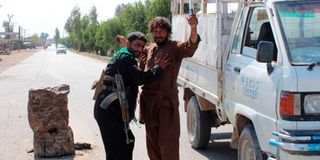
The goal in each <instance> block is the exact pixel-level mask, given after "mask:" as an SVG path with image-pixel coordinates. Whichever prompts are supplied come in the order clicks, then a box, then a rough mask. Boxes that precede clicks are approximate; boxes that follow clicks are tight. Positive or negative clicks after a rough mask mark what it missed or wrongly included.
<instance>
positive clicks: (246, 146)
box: [238, 124, 266, 160]
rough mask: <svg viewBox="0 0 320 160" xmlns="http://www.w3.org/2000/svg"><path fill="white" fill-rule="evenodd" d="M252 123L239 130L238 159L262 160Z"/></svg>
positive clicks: (263, 156)
mask: <svg viewBox="0 0 320 160" xmlns="http://www.w3.org/2000/svg"><path fill="white" fill-rule="evenodd" d="M264 159H266V157H265V155H264V154H263V152H262V151H261V148H260V145H259V142H258V139H257V135H256V132H255V131H254V127H253V125H251V124H250V125H247V126H246V127H245V128H244V129H243V130H242V132H241V135H240V139H239V143H238V160H264Z"/></svg>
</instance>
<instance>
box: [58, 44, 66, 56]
mask: <svg viewBox="0 0 320 160" xmlns="http://www.w3.org/2000/svg"><path fill="white" fill-rule="evenodd" d="M59 53H64V54H67V48H66V46H64V45H58V47H57V54H59Z"/></svg>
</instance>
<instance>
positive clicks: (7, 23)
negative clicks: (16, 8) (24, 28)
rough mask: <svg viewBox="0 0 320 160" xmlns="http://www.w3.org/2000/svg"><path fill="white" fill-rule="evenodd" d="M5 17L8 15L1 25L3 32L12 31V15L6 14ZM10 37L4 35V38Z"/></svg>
mask: <svg viewBox="0 0 320 160" xmlns="http://www.w3.org/2000/svg"><path fill="white" fill-rule="evenodd" d="M7 17H8V20H6V21H3V23H2V27H3V28H4V30H5V32H13V24H12V22H11V19H12V17H13V15H12V14H11V15H10V14H8V15H7ZM10 38H11V36H10V35H6V36H5V39H10Z"/></svg>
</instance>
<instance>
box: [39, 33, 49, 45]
mask: <svg viewBox="0 0 320 160" xmlns="http://www.w3.org/2000/svg"><path fill="white" fill-rule="evenodd" d="M48 37H49V34H48V33H44V32H42V33H40V40H41V42H42V43H43V44H45V43H46V42H47V39H48Z"/></svg>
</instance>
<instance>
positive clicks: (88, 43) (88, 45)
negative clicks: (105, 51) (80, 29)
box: [83, 24, 99, 52]
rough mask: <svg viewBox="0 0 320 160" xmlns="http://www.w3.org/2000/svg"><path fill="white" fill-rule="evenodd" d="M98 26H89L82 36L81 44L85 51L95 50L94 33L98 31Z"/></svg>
mask: <svg viewBox="0 0 320 160" xmlns="http://www.w3.org/2000/svg"><path fill="white" fill-rule="evenodd" d="M98 27H99V26H98V25H96V24H91V25H90V26H89V27H88V28H87V29H86V30H85V31H84V34H83V43H84V48H85V49H86V50H89V51H90V52H91V51H94V50H95V49H96V38H95V37H96V33H97V30H98Z"/></svg>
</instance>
